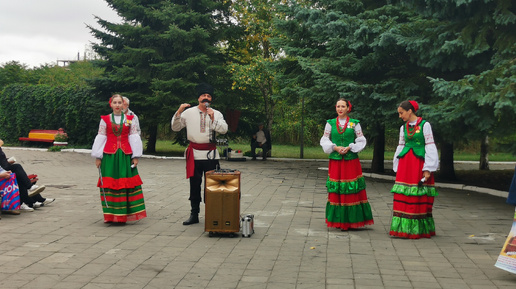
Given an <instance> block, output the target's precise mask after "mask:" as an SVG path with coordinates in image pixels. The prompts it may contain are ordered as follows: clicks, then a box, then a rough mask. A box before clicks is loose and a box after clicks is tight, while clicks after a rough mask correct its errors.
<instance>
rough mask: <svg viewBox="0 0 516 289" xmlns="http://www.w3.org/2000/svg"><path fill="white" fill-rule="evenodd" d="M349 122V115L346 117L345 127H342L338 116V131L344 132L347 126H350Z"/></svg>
mask: <svg viewBox="0 0 516 289" xmlns="http://www.w3.org/2000/svg"><path fill="white" fill-rule="evenodd" d="M348 123H349V116H348V117H347V118H346V123H345V124H344V127H343V128H340V122H339V117H338V116H337V132H338V133H339V134H343V133H344V131H345V130H346V128H347V127H348Z"/></svg>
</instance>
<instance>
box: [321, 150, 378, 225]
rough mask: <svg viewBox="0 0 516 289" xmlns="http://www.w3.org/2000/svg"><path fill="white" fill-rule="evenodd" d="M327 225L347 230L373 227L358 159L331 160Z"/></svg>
mask: <svg viewBox="0 0 516 289" xmlns="http://www.w3.org/2000/svg"><path fill="white" fill-rule="evenodd" d="M326 187H327V188H328V202H327V203H326V225H327V226H328V227H332V228H340V229H342V230H348V229H350V228H353V229H354V228H361V227H364V226H366V225H372V224H374V221H373V213H372V212H371V205H369V202H368V200H367V194H366V190H365V188H366V184H365V180H364V177H363V175H362V166H361V165H360V161H359V159H358V158H357V159H354V160H330V162H329V165H328V179H327V181H326Z"/></svg>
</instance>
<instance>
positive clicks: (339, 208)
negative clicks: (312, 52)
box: [320, 98, 374, 230]
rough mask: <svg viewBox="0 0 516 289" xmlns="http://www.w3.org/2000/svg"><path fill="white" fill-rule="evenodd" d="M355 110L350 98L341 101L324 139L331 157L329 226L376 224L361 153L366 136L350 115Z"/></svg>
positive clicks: (324, 148) (327, 217) (357, 226)
mask: <svg viewBox="0 0 516 289" xmlns="http://www.w3.org/2000/svg"><path fill="white" fill-rule="evenodd" d="M351 109H352V106H351V103H350V102H349V101H348V100H346V99H343V98H341V99H339V100H338V101H337V103H336V105H335V110H336V112H337V117H336V118H333V119H330V120H328V121H327V123H326V127H325V129H324V135H323V136H322V138H321V141H320V144H321V147H322V148H323V151H324V152H325V153H327V154H329V159H330V161H329V165H328V179H327V181H326V187H327V188H328V201H327V203H326V225H327V226H328V227H333V228H339V229H341V230H348V229H350V228H351V229H356V228H361V227H364V226H366V225H372V224H373V223H374V221H373V214H372V212H371V206H370V205H369V202H368V200H367V194H366V190H365V188H366V184H365V180H364V177H363V175H362V166H361V165H360V160H359V159H358V154H357V153H358V152H360V151H362V150H363V149H364V148H365V146H366V139H365V137H364V135H363V133H362V129H361V127H360V122H359V120H356V119H352V118H349V116H348V113H349V112H351Z"/></svg>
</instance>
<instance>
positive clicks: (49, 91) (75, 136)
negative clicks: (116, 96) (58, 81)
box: [0, 84, 107, 145]
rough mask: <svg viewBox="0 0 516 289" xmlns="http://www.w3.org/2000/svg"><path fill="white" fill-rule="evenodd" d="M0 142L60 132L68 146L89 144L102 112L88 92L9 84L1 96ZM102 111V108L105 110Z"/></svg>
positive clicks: (70, 88) (12, 141) (57, 87)
mask: <svg viewBox="0 0 516 289" xmlns="http://www.w3.org/2000/svg"><path fill="white" fill-rule="evenodd" d="M0 103H2V105H1V106H0V138H2V139H3V140H4V141H6V142H10V143H16V142H18V137H21V136H27V135H28V134H29V131H30V130H31V129H53V130H55V129H58V128H63V129H64V130H65V131H66V133H67V134H68V137H69V138H68V142H69V143H73V144H78V145H85V144H91V143H92V141H93V139H94V137H95V135H96V133H97V129H98V120H99V115H100V114H101V112H103V113H105V112H106V110H107V109H104V110H103V111H102V109H101V106H100V104H99V101H98V99H97V98H96V97H95V95H94V93H93V92H92V90H91V89H90V88H79V87H66V86H48V85H26V84H11V85H8V86H7V87H5V88H4V89H3V90H2V92H1V93H0ZM104 108H105V107H104Z"/></svg>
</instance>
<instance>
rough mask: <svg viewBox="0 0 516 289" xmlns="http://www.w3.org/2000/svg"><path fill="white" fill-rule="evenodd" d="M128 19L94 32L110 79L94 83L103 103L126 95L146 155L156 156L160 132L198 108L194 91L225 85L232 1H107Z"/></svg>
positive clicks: (105, 24)
mask: <svg viewBox="0 0 516 289" xmlns="http://www.w3.org/2000/svg"><path fill="white" fill-rule="evenodd" d="M106 2H107V3H108V4H109V6H110V7H111V8H113V9H114V10H116V11H117V13H118V15H119V16H120V17H121V18H122V19H123V22H122V23H111V22H109V21H106V20H103V19H100V18H97V22H98V23H99V24H100V26H101V27H102V28H101V29H94V28H92V27H90V29H91V31H92V33H93V35H94V36H95V37H96V38H97V39H99V40H100V43H99V44H95V45H94V46H93V47H94V49H95V51H96V52H97V53H98V54H99V55H100V56H102V58H103V59H104V61H103V62H102V66H103V67H105V73H104V75H103V77H102V78H100V79H98V80H97V81H96V82H95V86H96V87H97V89H99V90H100V91H101V92H103V95H104V99H107V98H108V97H109V96H110V95H111V94H113V93H121V94H122V95H124V96H127V97H128V98H129V99H130V100H131V109H132V110H134V111H135V113H137V114H138V115H139V117H140V124H141V125H142V131H143V132H144V134H146V135H147V136H148V142H147V147H146V151H147V152H148V153H152V152H155V144H156V138H157V128H158V125H159V124H160V123H162V124H166V123H168V122H169V121H170V118H171V117H172V115H173V113H174V112H175V110H176V109H177V107H179V105H180V104H181V103H183V102H188V103H192V104H195V101H196V99H197V98H196V95H195V93H194V87H195V85H196V84H197V83H199V82H209V83H211V84H212V85H213V86H214V87H215V90H216V92H215V95H216V94H217V83H218V82H220V81H221V80H220V79H224V74H223V73H224V72H223V71H224V70H223V68H222V65H223V63H224V57H223V55H222V54H221V53H220V49H219V46H220V42H221V41H222V40H223V39H224V37H225V33H226V31H227V28H228V27H229V25H230V21H229V20H228V13H227V11H228V5H229V4H230V2H229V1H223V0H217V1H209V0H198V1H182V0H169V1H162V0H145V1H142V0H136V1H125V0H106Z"/></svg>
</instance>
